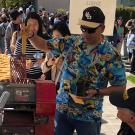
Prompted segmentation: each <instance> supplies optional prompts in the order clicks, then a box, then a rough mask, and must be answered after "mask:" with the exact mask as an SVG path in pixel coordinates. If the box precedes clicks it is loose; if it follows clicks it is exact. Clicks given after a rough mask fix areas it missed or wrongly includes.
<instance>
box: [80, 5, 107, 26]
mask: <svg viewBox="0 0 135 135" xmlns="http://www.w3.org/2000/svg"><path fill="white" fill-rule="evenodd" d="M104 23H105V15H104V13H103V11H102V10H101V9H100V8H99V7H96V6H93V7H88V8H86V9H85V10H84V11H83V16H82V19H81V20H79V23H78V24H79V25H82V26H86V27H89V28H97V27H98V26H100V25H101V24H104Z"/></svg>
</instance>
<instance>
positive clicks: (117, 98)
mask: <svg viewBox="0 0 135 135" xmlns="http://www.w3.org/2000/svg"><path fill="white" fill-rule="evenodd" d="M109 100H110V102H111V103H112V104H113V105H115V106H116V107H117V109H118V114H117V116H118V118H119V119H120V120H121V121H122V124H121V128H120V130H119V132H118V134H117V135H135V87H133V88H130V89H128V90H125V91H116V92H112V93H111V94H110V96H109Z"/></svg>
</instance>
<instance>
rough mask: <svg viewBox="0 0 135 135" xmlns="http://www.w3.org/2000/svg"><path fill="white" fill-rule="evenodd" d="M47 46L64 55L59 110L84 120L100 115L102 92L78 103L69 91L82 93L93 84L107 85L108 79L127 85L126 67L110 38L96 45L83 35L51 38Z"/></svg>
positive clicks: (102, 86)
mask: <svg viewBox="0 0 135 135" xmlns="http://www.w3.org/2000/svg"><path fill="white" fill-rule="evenodd" d="M48 46H49V48H50V49H51V50H52V53H53V54H54V56H59V55H60V54H64V56H65V61H64V67H63V70H62V75H61V81H60V90H59V94H58V95H57V97H56V104H57V105H56V108H57V111H59V112H61V113H65V114H67V115H68V116H69V117H70V118H73V119H77V120H82V121H90V120H93V119H100V118H101V115H102V103H103V96H99V95H95V96H94V97H93V98H91V99H89V100H87V101H86V102H85V103H84V104H77V103H75V102H74V101H73V99H72V98H71V96H70V95H69V93H72V94H74V95H79V96H81V95H83V94H84V93H85V91H86V90H88V89H90V88H92V89H96V88H99V89H101V88H106V87H107V85H108V82H109V83H110V85H112V86H115V85H117V86H120V85H126V75H125V68H124V65H123V63H122V60H121V57H120V55H119V53H118V52H117V50H116V49H115V48H113V47H112V46H111V45H110V44H109V43H108V42H104V43H102V44H99V45H97V46H95V47H93V46H91V45H86V44H85V43H84V42H83V38H82V37H80V36H70V37H65V38H60V39H52V40H49V41H48Z"/></svg>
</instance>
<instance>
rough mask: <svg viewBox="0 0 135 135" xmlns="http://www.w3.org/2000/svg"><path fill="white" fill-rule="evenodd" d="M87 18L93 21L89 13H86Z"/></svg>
mask: <svg viewBox="0 0 135 135" xmlns="http://www.w3.org/2000/svg"><path fill="white" fill-rule="evenodd" d="M85 17H86V18H87V19H88V20H91V19H92V16H91V15H90V13H89V12H86V13H85Z"/></svg>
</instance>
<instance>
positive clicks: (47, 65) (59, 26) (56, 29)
mask: <svg viewBox="0 0 135 135" xmlns="http://www.w3.org/2000/svg"><path fill="white" fill-rule="evenodd" d="M52 31H53V35H52V36H53V38H60V37H66V36H70V35H71V33H70V30H69V28H68V26H67V24H66V23H62V22H59V23H56V24H55V25H54V26H53V29H52ZM56 57H57V58H56ZM58 57H59V55H58V56H54V55H53V54H52V53H51V52H48V53H46V58H45V61H44V62H43V63H42V66H41V68H42V72H43V73H45V76H46V77H45V79H46V80H53V81H55V79H56V78H55V77H56V74H58V71H59V72H60V70H58V69H60V66H61V65H62V62H63V61H61V62H60V63H59V66H58V69H57V70H58V71H57V72H53V71H54V70H53V69H52V66H53V65H54V64H56V63H55V62H56V61H57V60H56V59H58ZM55 60H56V61H55Z"/></svg>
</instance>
